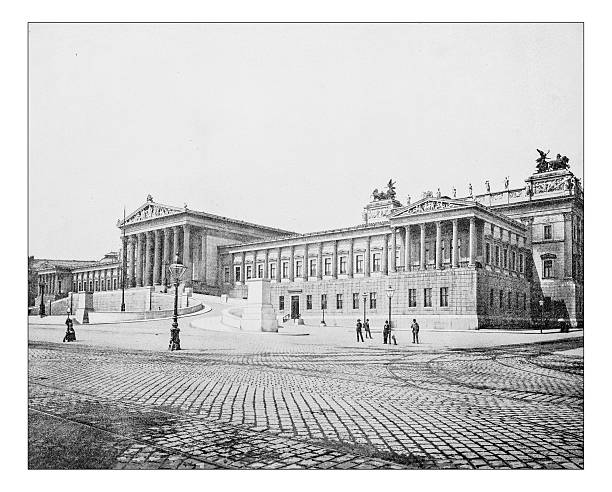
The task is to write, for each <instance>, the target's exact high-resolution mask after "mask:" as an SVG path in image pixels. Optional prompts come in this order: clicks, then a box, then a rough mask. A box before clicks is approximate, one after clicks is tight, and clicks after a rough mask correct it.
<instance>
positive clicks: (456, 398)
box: [29, 337, 583, 469]
mask: <svg viewBox="0 0 612 492" xmlns="http://www.w3.org/2000/svg"><path fill="white" fill-rule="evenodd" d="M288 338H289V337H277V338H276V339H274V342H272V341H271V340H272V339H266V338H263V339H260V340H261V342H260V343H259V344H255V343H250V342H249V343H242V344H240V343H234V344H233V345H228V347H230V348H227V347H226V348H225V349H221V348H219V347H214V348H211V349H210V350H203V351H200V352H191V353H190V352H187V351H185V352H179V353H177V352H173V353H169V352H150V351H137V350H116V349H108V348H96V347H86V346H79V345H78V344H75V345H70V346H66V345H62V344H54V343H46V342H31V343H30V350H29V360H30V367H29V369H30V371H29V382H30V386H29V388H30V394H29V407H30V411H31V412H39V413H41V414H44V415H45V416H47V417H50V418H56V419H62V421H63V422H70V423H72V424H74V426H79V427H82V428H83V429H96V430H97V431H103V432H105V433H106V434H107V435H108V440H107V442H106V444H105V446H106V447H107V448H109V449H110V448H112V449H113V450H114V452H115V454H116V459H115V464H114V466H115V467H116V468H265V469H274V468H334V469H348V468H356V469H361V468H369V469H374V468H511V469H514V468H582V467H583V374H582V368H583V363H582V358H581V357H576V356H569V355H563V354H560V353H559V352H562V351H564V350H571V349H574V348H576V347H580V346H582V339H581V338H577V339H568V340H561V341H556V342H547V343H537V344H524V345H514V346H507V347H493V348H484V349H461V350H447V349H436V350H418V351H413V352H407V351H406V350H397V349H393V348H384V349H383V348H375V347H367V348H366V347H364V348H357V347H337V346H327V345H325V344H301V343H297V342H295V340H292V341H288V340H287V339H288ZM249 340H250V339H249ZM126 413H127V414H132V415H134V416H135V418H136V416H140V417H142V416H143V415H145V416H146V415H148V416H150V417H152V418H153V417H154V418H153V421H152V423H147V424H144V425H134V426H132V427H131V428H128V430H126V427H125V425H122V426H118V424H117V422H115V420H113V418H114V417H113V416H115V415H120V414H121V415H123V414H126ZM147 422H149V421H148V420H147ZM33 446H35V447H40V446H43V447H44V442H30V449H31V452H32V447H33ZM34 467H35V466H34Z"/></svg>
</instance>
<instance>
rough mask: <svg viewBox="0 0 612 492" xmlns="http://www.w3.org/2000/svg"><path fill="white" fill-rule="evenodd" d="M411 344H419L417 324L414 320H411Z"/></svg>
mask: <svg viewBox="0 0 612 492" xmlns="http://www.w3.org/2000/svg"><path fill="white" fill-rule="evenodd" d="M411 328H412V343H419V324H418V323H417V320H416V319H413V320H412V326H411Z"/></svg>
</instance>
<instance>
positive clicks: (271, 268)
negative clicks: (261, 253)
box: [270, 263, 276, 279]
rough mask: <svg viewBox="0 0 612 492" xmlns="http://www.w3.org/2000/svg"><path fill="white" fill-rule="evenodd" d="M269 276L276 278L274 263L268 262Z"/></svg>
mask: <svg viewBox="0 0 612 492" xmlns="http://www.w3.org/2000/svg"><path fill="white" fill-rule="evenodd" d="M270 278H271V279H272V278H274V279H275V278H276V263H270Z"/></svg>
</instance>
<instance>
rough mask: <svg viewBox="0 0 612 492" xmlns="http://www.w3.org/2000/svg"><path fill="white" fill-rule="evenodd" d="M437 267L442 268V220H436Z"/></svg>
mask: <svg viewBox="0 0 612 492" xmlns="http://www.w3.org/2000/svg"><path fill="white" fill-rule="evenodd" d="M436 268H437V269H440V268H442V222H440V221H439V220H437V221H436Z"/></svg>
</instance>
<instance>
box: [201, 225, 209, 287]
mask: <svg viewBox="0 0 612 492" xmlns="http://www.w3.org/2000/svg"><path fill="white" fill-rule="evenodd" d="M200 240H201V246H202V249H201V253H202V254H201V256H202V260H201V261H200V280H201V281H203V282H204V283H205V284H206V283H208V282H207V281H206V276H207V272H206V260H207V258H206V256H207V255H206V250H207V249H208V234H207V232H206V229H202V232H201V233H200Z"/></svg>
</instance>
